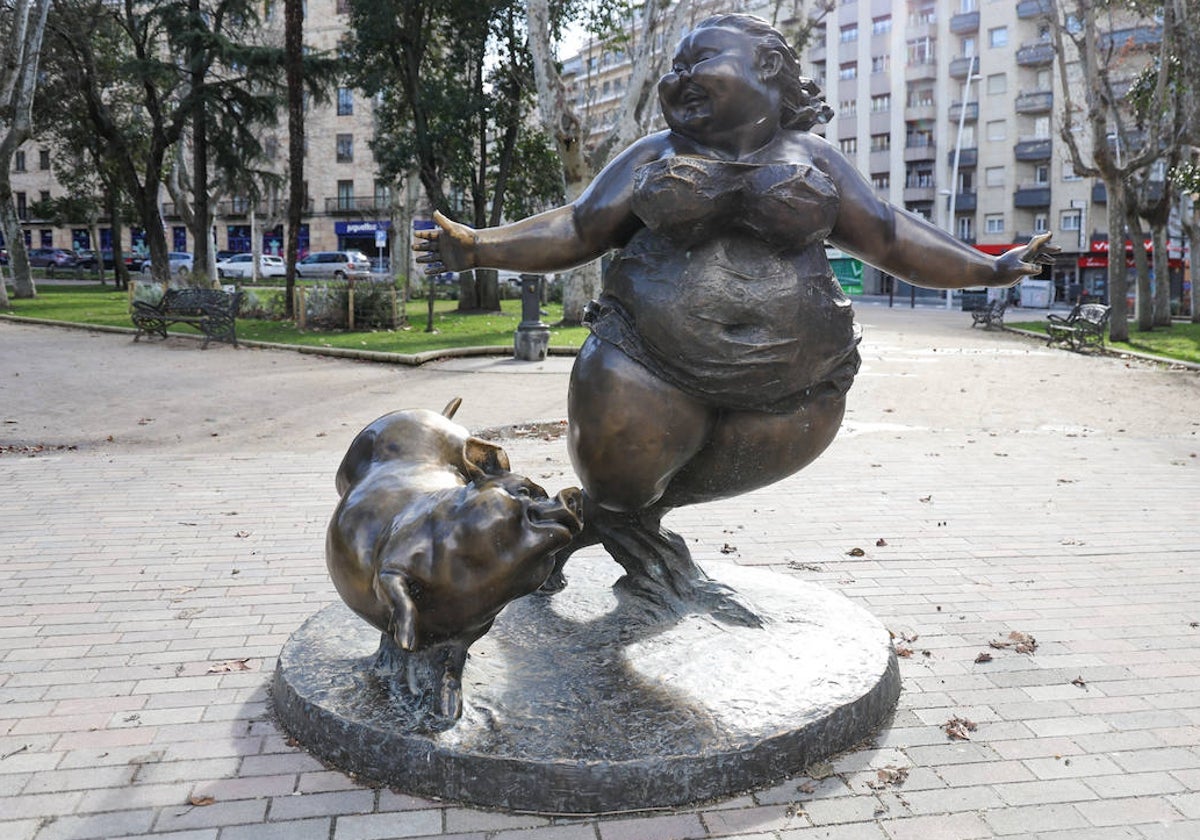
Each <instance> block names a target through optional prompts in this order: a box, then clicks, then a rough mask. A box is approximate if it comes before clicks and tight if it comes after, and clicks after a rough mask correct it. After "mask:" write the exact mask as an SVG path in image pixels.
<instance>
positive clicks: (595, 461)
mask: <svg viewBox="0 0 1200 840" xmlns="http://www.w3.org/2000/svg"><path fill="white" fill-rule="evenodd" d="M567 404H568V412H569V416H570V418H571V420H570V427H569V430H568V441H567V446H568V449H569V451H570V454H571V463H572V464H573V465H574V467H575V472H576V473H577V474H578V475H579V479H580V481H581V483H582V484H583V490H584V492H585V493H587V495H588V497H589V498H590V499H591V501H592V502H593V503H594V504H596V505H598V506H600V507H602V508H606V509H608V510H613V511H622V512H635V511H640V510H644V509H646V508H648V507H650V506H651V505H653V504H654V503H655V502H657V501H658V500H659V498H660V497H661V496H662V494H663V492H664V491H665V490H666V488H667V485H668V484H670V482H671V479H672V478H673V477H674V476H675V474H676V473H678V472H679V471H680V470H681V469H683V468H684V466H685V465H686V464H687V463H688V462H689V461H690V460H691V459H692V458H693V457H694V456H695V455H696V453H697V452H699V451H700V450H701V449H702V448H703V447H704V445H705V442H706V441H707V440H708V437H709V433H710V431H711V429H712V426H713V422H714V420H715V418H716V412H714V411H713V410H712V409H710V408H708V407H706V406H704V405H703V404H701V403H700V402H698V401H697V400H695V399H693V398H692V397H690V396H688V395H687V394H685V393H684V392H683V391H680V390H679V389H678V388H676V387H675V386H673V385H669V384H667V383H666V382H663V381H662V380H660V379H658V378H656V377H655V376H654V375H653V374H652V373H650V371H648V370H646V369H645V368H644V367H642V366H641V365H640V364H638V363H637V362H635V361H633V360H632V359H630V358H629V357H628V356H626V355H625V354H624V353H623V352H621V351H620V350H619V349H617V348H616V347H614V346H613V345H611V344H606V343H605V342H603V341H600V340H599V339H597V338H594V337H589V338H588V340H587V341H586V342H585V343H584V346H583V349H582V350H581V351H580V353H579V356H578V357H577V358H576V360H575V368H574V370H573V371H572V372H571V388H570V393H569V395H568V397H567Z"/></svg>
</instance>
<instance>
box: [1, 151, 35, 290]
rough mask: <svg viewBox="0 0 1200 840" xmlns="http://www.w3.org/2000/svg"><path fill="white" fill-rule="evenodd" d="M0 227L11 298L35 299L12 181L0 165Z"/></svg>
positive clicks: (5, 169)
mask: <svg viewBox="0 0 1200 840" xmlns="http://www.w3.org/2000/svg"><path fill="white" fill-rule="evenodd" d="M0 225H3V228H4V240H5V242H7V243H8V268H9V270H10V271H11V272H12V278H13V297H15V298H18V299H20V298H33V297H37V286H36V285H34V282H33V275H32V273H31V272H30V270H29V252H28V251H26V250H25V234H24V233H23V232H22V230H21V220H20V219H18V218H17V208H16V206H15V205H14V204H13V193H12V181H11V180H9V174H8V168H7V166H2V165H0Z"/></svg>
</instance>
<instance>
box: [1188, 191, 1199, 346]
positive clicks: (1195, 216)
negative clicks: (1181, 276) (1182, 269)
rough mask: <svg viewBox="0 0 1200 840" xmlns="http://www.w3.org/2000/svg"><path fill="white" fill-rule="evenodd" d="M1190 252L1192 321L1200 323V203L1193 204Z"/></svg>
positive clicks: (1189, 270)
mask: <svg viewBox="0 0 1200 840" xmlns="http://www.w3.org/2000/svg"><path fill="white" fill-rule="evenodd" d="M1188 252H1189V253H1190V261H1189V265H1188V272H1189V274H1188V276H1189V279H1190V280H1191V283H1192V288H1191V299H1192V323H1193V324H1200V300H1197V298H1198V297H1200V294H1198V293H1200V283H1197V282H1196V281H1197V280H1198V279H1200V278H1197V276H1196V257H1197V256H1200V204H1194V205H1192V224H1191V241H1190V242H1189V245H1188Z"/></svg>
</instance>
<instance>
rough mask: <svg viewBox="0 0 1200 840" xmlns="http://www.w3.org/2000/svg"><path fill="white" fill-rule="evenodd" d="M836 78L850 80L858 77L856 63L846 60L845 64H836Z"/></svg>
mask: <svg viewBox="0 0 1200 840" xmlns="http://www.w3.org/2000/svg"><path fill="white" fill-rule="evenodd" d="M838 78H839V79H842V80H846V81H848V80H850V79H857V78H858V65H857V64H856V63H855V62H853V61H848V62H846V63H845V64H840V65H838Z"/></svg>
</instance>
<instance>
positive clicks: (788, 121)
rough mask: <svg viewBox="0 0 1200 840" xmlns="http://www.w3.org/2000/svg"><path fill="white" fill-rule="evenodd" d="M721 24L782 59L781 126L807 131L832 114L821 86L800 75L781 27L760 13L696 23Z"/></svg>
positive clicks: (710, 18) (760, 49) (708, 19)
mask: <svg viewBox="0 0 1200 840" xmlns="http://www.w3.org/2000/svg"><path fill="white" fill-rule="evenodd" d="M718 27H719V28H724V29H736V30H738V31H740V32H744V33H746V35H747V36H748V37H750V38H752V39H754V41H755V46H756V47H757V49H758V51H759V52H760V53H761V52H764V51H771V52H776V53H779V56H780V58H782V59H783V68H782V70H781V71H780V73H779V75H778V76H777V77H776V78H777V79H778V82H779V87H780V90H781V91H782V93H783V102H782V106H783V114H782V116H781V119H780V125H781V126H783V127H784V128H794V129H800V130H802V131H807V130H809V129H810V128H812V127H813V126H814V125H816V124H817V123H827V122H829V120H830V119H832V118H833V109H832V108H830V107H829V105H827V104H826V102H825V100H824V98H822V96H821V88H820V87H819V86H818V85H817V83H816V82H814V81H813V80H812V79H810V78H808V77H807V76H802V75H800V58H799V56H797V55H796V51H795V50H794V49H792V45H791V44H789V43H788V42H787V39H786V38H784V37H783V34H782V33H780V31H779V30H778V29H776V28H775V27H773V26H771V24H769V23H767V22H766V21H765V20H763V19H762V18H760V17H755V16H754V15H744V14H727V15H713V16H712V17H708V18H705V19H704V20H702V21H700V22H699V23H698V24H696V26H695V29H705V28H718Z"/></svg>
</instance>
